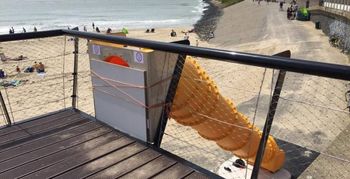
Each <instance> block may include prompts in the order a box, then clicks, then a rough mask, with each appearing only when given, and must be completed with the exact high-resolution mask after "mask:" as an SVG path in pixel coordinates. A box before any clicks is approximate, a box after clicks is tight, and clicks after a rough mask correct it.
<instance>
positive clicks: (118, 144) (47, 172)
mask: <svg viewBox="0 0 350 179" xmlns="http://www.w3.org/2000/svg"><path fill="white" fill-rule="evenodd" d="M133 142H135V141H134V140H132V139H129V138H127V137H122V138H119V139H117V140H115V141H111V142H109V143H107V144H105V145H103V146H100V147H97V148H95V149H93V150H91V151H88V152H81V153H78V154H76V155H74V156H71V157H69V158H67V159H66V160H64V161H62V162H60V163H57V164H55V165H52V166H50V167H47V168H45V169H43V170H39V171H37V172H34V173H32V174H30V175H27V176H25V177H23V178H28V179H32V178H52V177H55V176H57V175H60V174H62V173H65V172H67V171H69V170H72V169H74V168H76V167H79V166H81V165H84V164H86V163H88V162H91V161H93V160H95V159H98V158H100V157H102V156H104V155H106V154H108V153H110V152H113V151H115V150H118V149H120V148H122V147H124V146H126V145H129V144H131V143H133ZM72 159H73V160H72Z"/></svg>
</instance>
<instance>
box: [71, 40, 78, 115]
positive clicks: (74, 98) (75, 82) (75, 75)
mask: <svg viewBox="0 0 350 179" xmlns="http://www.w3.org/2000/svg"><path fill="white" fill-rule="evenodd" d="M78 53H79V38H78V37H74V52H73V54H74V65H73V73H72V75H73V93H72V96H71V97H72V107H73V109H76V108H77V88H78Z"/></svg>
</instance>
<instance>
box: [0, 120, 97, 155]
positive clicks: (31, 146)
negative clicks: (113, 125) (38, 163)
mask: <svg viewBox="0 0 350 179" xmlns="http://www.w3.org/2000/svg"><path fill="white" fill-rule="evenodd" d="M100 127H101V125H100V124H97V123H95V122H92V121H89V122H87V123H84V124H82V125H79V126H74V127H72V128H68V129H67V130H63V131H60V132H58V133H54V134H52V135H49V136H44V137H41V138H38V139H36V140H32V141H29V142H25V143H22V144H19V145H15V146H14V147H11V148H6V150H4V151H1V152H0V162H2V161H5V160H9V159H11V158H14V157H17V156H20V155H22V154H25V153H28V152H31V151H34V150H38V149H41V148H44V147H47V146H49V145H52V144H55V143H57V142H60V141H63V140H66V139H69V138H72V137H75V136H78V135H81V134H83V133H86V132H89V131H92V130H95V129H97V128H100Z"/></svg>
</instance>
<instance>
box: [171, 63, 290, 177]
mask: <svg viewBox="0 0 350 179" xmlns="http://www.w3.org/2000/svg"><path fill="white" fill-rule="evenodd" d="M171 117H172V118H173V119H175V120H176V121H177V122H178V123H180V124H182V125H185V126H191V127H192V128H193V129H195V130H197V131H198V133H199V135H200V136H202V137H203V138H205V139H208V140H212V141H215V142H216V143H217V145H219V146H220V147H221V148H222V149H224V150H227V151H231V152H232V153H233V154H234V155H235V156H237V157H240V158H243V159H248V162H249V163H251V164H252V163H254V161H255V156H256V153H257V150H258V146H259V142H260V138H261V135H262V132H261V131H260V130H259V129H258V128H256V127H255V126H253V125H252V124H251V123H250V122H249V120H248V118H247V117H246V116H244V115H243V114H242V113H240V112H238V111H237V109H236V107H235V106H234V104H233V103H232V102H231V101H230V100H229V99H226V98H225V97H223V96H222V95H221V94H220V93H219V91H218V88H217V86H216V85H215V83H214V82H213V81H212V80H211V79H210V78H209V77H208V75H206V73H205V72H204V71H203V69H202V68H201V67H200V66H199V65H198V64H197V63H196V61H195V60H194V59H192V58H191V57H187V59H186V62H185V65H184V67H183V71H182V74H181V78H180V81H179V84H178V87H177V90H176V95H175V99H174V102H173V105H172V110H171ZM284 160H285V153H284V151H283V150H281V149H280V148H279V147H278V145H277V143H276V141H275V140H274V139H273V137H271V136H269V138H268V141H267V145H266V149H265V153H264V158H263V161H262V163H261V166H262V168H265V169H267V170H269V171H271V172H276V171H277V170H279V169H280V168H282V166H283V163H284Z"/></svg>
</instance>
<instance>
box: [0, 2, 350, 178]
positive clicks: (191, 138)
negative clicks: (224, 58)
mask: <svg viewBox="0 0 350 179" xmlns="http://www.w3.org/2000/svg"><path fill="white" fill-rule="evenodd" d="M192 28H193V27H177V28H164V29H156V32H155V33H145V29H135V30H129V34H128V37H131V38H141V39H148V40H156V41H164V42H171V41H176V40H181V39H183V38H184V34H183V33H181V31H187V30H190V29H192ZM204 28H205V27H204ZM172 29H174V30H175V31H176V32H177V35H178V36H177V37H170V31H171V30H172ZM189 36H190V41H191V44H193V45H196V40H198V41H199V46H200V47H212V48H221V49H227V50H234V51H242V52H249V53H258V54H265V55H272V54H275V53H278V52H281V51H283V50H291V51H292V57H293V58H300V59H308V60H315V61H323V62H330V63H338V64H348V59H347V57H346V56H345V55H343V54H341V53H340V52H339V50H337V49H335V48H331V47H330V46H329V44H328V38H327V37H326V36H325V35H324V34H323V33H322V32H321V31H317V30H316V29H314V25H313V24H312V23H311V22H298V21H288V20H286V18H285V12H280V11H279V10H278V4H276V3H270V4H269V5H267V4H265V2H262V4H261V5H260V6H259V5H257V4H254V3H253V2H251V1H244V2H241V3H239V4H237V5H234V6H230V7H228V8H225V9H224V10H223V16H222V17H221V18H220V20H219V22H218V24H217V28H216V30H215V38H214V39H210V40H209V42H207V41H201V40H199V37H198V36H197V35H196V34H195V33H190V34H189ZM68 39H69V38H65V37H54V38H44V39H36V40H27V41H17V42H6V43H0V47H1V48H0V52H3V53H5V55H6V56H8V57H12V58H14V57H17V56H19V55H24V56H26V57H28V59H27V60H24V61H20V62H7V63H1V62H0V63H1V64H0V65H1V67H0V68H2V69H4V70H5V71H6V72H7V73H8V75H9V77H8V79H6V80H10V79H16V80H28V81H27V82H25V83H23V84H20V85H19V86H18V87H12V88H7V89H1V92H2V93H3V95H4V97H5V101H6V103H7V104H8V103H10V104H8V108H9V109H8V110H10V116H11V119H12V120H13V121H14V122H20V121H23V120H26V119H28V118H31V117H35V116H38V115H42V114H46V113H48V112H53V111H56V110H58V109H64V108H67V107H70V106H71V97H70V95H71V94H72V75H71V73H72V64H73V53H72V52H73V42H72V41H68ZM86 50H87V49H86V41H85V40H80V48H79V73H78V74H79V82H78V96H79V98H78V108H79V109H81V110H83V111H84V112H86V113H88V114H91V115H94V107H93V100H92V93H91V90H92V88H91V81H90V80H91V78H90V73H89V61H88V56H87V54H86ZM198 60H199V62H200V64H201V65H202V66H203V68H204V69H206V70H207V73H208V74H209V75H210V76H211V77H212V79H213V80H214V81H215V82H216V84H217V85H218V87H219V88H220V91H221V92H222V94H224V95H225V96H227V97H229V98H230V99H232V100H233V101H234V103H235V104H236V105H237V106H238V109H239V110H240V111H241V112H243V113H244V114H246V115H247V116H248V117H249V118H250V119H251V121H252V122H254V123H255V124H257V125H258V126H259V127H261V126H262V125H263V123H264V120H265V116H266V113H267V107H268V104H269V99H270V93H271V80H272V77H273V75H272V74H273V73H272V72H273V71H272V70H271V69H267V71H266V75H265V78H264V76H263V74H264V71H265V69H264V68H258V67H252V66H246V65H240V64H234V63H227V62H218V61H216V60H210V59H203V58H199V59H198ZM34 61H37V62H43V63H44V65H45V66H46V67H47V68H46V75H45V76H44V77H41V76H38V75H37V74H36V73H23V72H22V73H20V74H17V72H15V67H16V66H17V65H18V66H19V67H20V68H21V69H23V68H25V67H27V66H31V65H33V63H34ZM63 67H64V68H63ZM275 72H276V71H275ZM262 82H263V85H262V89H261V94H260V96H259V95H258V94H259V91H260V86H261V83H262ZM345 91H346V82H344V81H340V80H331V79H326V78H320V77H312V76H309V75H301V74H296V73H287V79H286V82H285V86H284V87H283V93H282V97H283V99H282V100H281V101H280V104H279V106H278V109H277V114H276V118H275V119H276V120H275V122H274V127H273V129H272V134H273V135H274V136H276V137H278V138H280V139H283V140H286V141H289V142H293V143H296V144H298V145H301V146H305V147H307V148H310V149H312V150H316V151H325V152H328V153H332V155H338V154H339V153H340V152H337V151H338V150H339V151H341V150H343V149H344V148H348V147H349V146H348V145H347V144H346V143H344V142H343V140H340V142H337V141H339V140H338V136H339V135H340V134H344V130H345V129H346V128H347V126H348V125H349V120H348V113H347V112H344V108H345V106H346V102H345V100H344V92H345ZM258 99H259V101H258ZM300 101H301V102H304V103H301V102H300ZM257 102H258V104H259V107H258V110H257V113H256V114H255V109H256V105H257ZM255 115H256V118H254V116H255ZM213 117H215V116H213ZM2 118H3V115H0V120H1V119H2ZM254 119H255V120H254ZM1 121H3V120H1ZM330 146H333V149H332V150H331V151H329V150H328V148H329V147H330ZM162 147H163V148H165V149H167V150H169V151H171V152H173V153H175V154H177V155H179V156H181V157H183V158H185V159H188V160H190V161H192V162H194V163H196V164H198V165H201V166H203V167H205V168H207V169H209V170H212V171H214V172H215V171H217V168H218V167H219V166H220V165H221V163H223V162H224V161H225V160H227V159H229V158H230V157H231V154H230V153H229V152H225V151H223V150H221V149H220V148H219V147H217V146H216V145H215V144H214V143H213V142H209V141H207V140H204V139H202V138H200V137H199V135H198V134H196V133H195V132H194V131H193V130H191V129H190V128H188V127H183V126H180V125H178V124H176V123H175V122H174V121H173V120H170V121H169V125H168V127H167V129H166V135H165V137H164V143H163V145H162ZM343 157H345V158H350V156H348V155H347V156H343ZM320 160H321V159H320ZM323 160H325V161H327V160H326V159H323ZM323 160H321V163H322V162H323ZM310 170H312V171H320V170H322V167H321V169H320V168H317V165H316V167H315V166H314V168H310ZM338 172H339V171H338ZM315 173H316V172H311V174H310V173H309V174H308V175H313V176H315V177H316V176H317V175H316V174H315ZM305 175H306V174H305Z"/></svg>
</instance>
